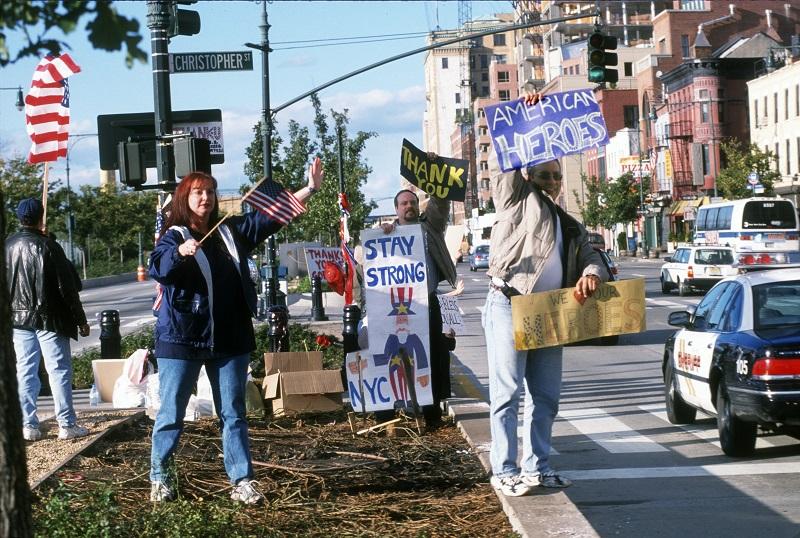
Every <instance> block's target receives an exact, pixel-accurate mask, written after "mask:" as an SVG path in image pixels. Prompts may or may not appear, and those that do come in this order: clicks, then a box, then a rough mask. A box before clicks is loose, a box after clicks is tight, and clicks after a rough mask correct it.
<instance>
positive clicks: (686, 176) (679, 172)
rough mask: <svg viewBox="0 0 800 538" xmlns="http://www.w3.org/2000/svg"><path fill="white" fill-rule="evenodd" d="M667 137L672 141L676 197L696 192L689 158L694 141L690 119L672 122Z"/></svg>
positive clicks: (673, 182) (673, 181)
mask: <svg viewBox="0 0 800 538" xmlns="http://www.w3.org/2000/svg"><path fill="white" fill-rule="evenodd" d="M667 139H668V140H670V141H672V142H671V144H670V146H671V149H672V151H670V155H671V157H672V177H673V180H672V185H673V187H674V189H675V198H676V199H679V198H681V197H682V196H683V195H687V194H693V193H694V192H695V188H694V176H693V174H692V163H691V161H690V159H689V152H690V151H691V142H692V122H691V121H689V120H678V121H673V122H670V124H669V131H668V132H667Z"/></svg>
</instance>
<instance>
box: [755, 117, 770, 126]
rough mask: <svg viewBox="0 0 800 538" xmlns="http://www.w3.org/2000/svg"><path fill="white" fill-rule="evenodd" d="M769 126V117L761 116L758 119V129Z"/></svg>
mask: <svg viewBox="0 0 800 538" xmlns="http://www.w3.org/2000/svg"><path fill="white" fill-rule="evenodd" d="M767 125H769V116H761V117H760V118H758V123H757V124H756V127H766V126H767Z"/></svg>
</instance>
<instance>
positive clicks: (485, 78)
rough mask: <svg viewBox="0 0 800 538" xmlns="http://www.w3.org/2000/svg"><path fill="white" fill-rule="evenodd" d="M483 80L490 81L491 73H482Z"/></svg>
mask: <svg viewBox="0 0 800 538" xmlns="http://www.w3.org/2000/svg"><path fill="white" fill-rule="evenodd" d="M481 82H489V73H481Z"/></svg>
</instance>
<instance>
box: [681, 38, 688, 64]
mask: <svg viewBox="0 0 800 538" xmlns="http://www.w3.org/2000/svg"><path fill="white" fill-rule="evenodd" d="M681 54H683V57H684V58H688V57H689V36H688V35H686V34H683V35H681Z"/></svg>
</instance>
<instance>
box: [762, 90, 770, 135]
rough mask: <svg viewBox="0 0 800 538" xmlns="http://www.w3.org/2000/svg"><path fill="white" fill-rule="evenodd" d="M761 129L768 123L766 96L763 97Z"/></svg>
mask: <svg viewBox="0 0 800 538" xmlns="http://www.w3.org/2000/svg"><path fill="white" fill-rule="evenodd" d="M761 123H763V125H762V127H765V126H766V125H767V124H768V123H769V107H768V106H767V96H766V95H765V96H764V121H763V122H761Z"/></svg>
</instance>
